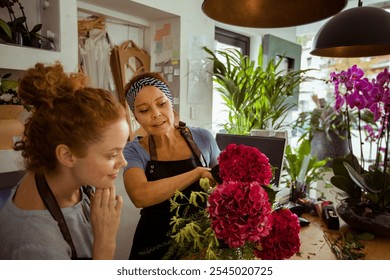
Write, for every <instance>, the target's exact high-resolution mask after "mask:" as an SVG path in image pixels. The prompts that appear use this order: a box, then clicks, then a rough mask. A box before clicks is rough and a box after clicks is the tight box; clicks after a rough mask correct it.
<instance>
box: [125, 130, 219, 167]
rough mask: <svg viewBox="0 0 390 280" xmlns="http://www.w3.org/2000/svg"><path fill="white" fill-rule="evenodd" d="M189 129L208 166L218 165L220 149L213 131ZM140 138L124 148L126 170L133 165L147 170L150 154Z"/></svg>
mask: <svg viewBox="0 0 390 280" xmlns="http://www.w3.org/2000/svg"><path fill="white" fill-rule="evenodd" d="M189 129H190V131H191V134H192V137H193V139H194V142H195V143H196V145H197V146H198V148H199V149H200V151H201V152H202V155H203V157H204V159H205V161H206V164H207V166H208V167H214V166H215V165H217V163H218V160H217V159H218V156H219V153H220V150H219V148H218V145H217V142H216V141H215V138H214V136H213V135H212V134H211V132H210V131H208V130H207V129H204V128H199V127H189ZM139 140H140V138H139V137H137V138H135V139H134V140H133V141H130V142H129V143H127V145H126V147H125V149H124V150H123V155H124V157H125V159H126V161H127V166H126V167H125V168H124V172H125V171H126V170H127V169H129V168H131V167H139V168H141V169H144V170H145V169H146V165H147V163H148V161H150V156H149V154H148V153H147V152H146V151H145V149H144V148H143V147H142V146H141V144H140V143H139Z"/></svg>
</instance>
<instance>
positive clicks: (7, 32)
mask: <svg viewBox="0 0 390 280" xmlns="http://www.w3.org/2000/svg"><path fill="white" fill-rule="evenodd" d="M16 5H17V6H18V8H19V13H20V16H19V15H17V13H16V12H15V9H14V6H16ZM0 8H6V9H7V11H8V15H9V18H10V20H9V21H6V20H5V19H1V18H0V39H1V40H2V41H4V42H5V43H10V44H18V45H23V46H29V47H35V48H40V47H41V44H42V39H45V40H48V41H50V42H51V44H53V40H51V39H49V38H47V37H45V36H43V35H42V34H40V33H39V32H40V30H41V29H42V24H40V23H38V24H36V25H34V26H33V28H32V29H29V27H28V24H27V17H26V14H25V12H24V7H23V6H22V4H21V3H20V2H19V0H0Z"/></svg>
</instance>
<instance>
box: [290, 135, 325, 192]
mask: <svg viewBox="0 0 390 280" xmlns="http://www.w3.org/2000/svg"><path fill="white" fill-rule="evenodd" d="M299 143H300V144H299V146H298V147H297V148H292V147H291V146H290V145H287V147H286V151H285V156H284V170H285V171H286V172H287V174H288V176H289V178H288V181H289V182H290V183H294V182H296V181H297V179H298V176H299V173H300V170H301V167H302V163H303V161H304V159H305V157H306V156H307V155H310V151H311V146H310V141H309V140H308V139H302V140H301V141H300V142H299ZM327 161H328V159H324V160H317V157H316V156H311V158H310V160H309V164H308V167H307V171H306V174H305V177H304V183H305V184H306V185H307V186H310V183H312V182H315V181H318V180H323V177H324V173H325V172H326V171H328V170H330V168H327V167H326V163H327Z"/></svg>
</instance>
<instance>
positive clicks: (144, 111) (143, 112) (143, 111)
mask: <svg viewBox="0 0 390 280" xmlns="http://www.w3.org/2000/svg"><path fill="white" fill-rule="evenodd" d="M147 111H148V110H147V109H145V110H139V112H140V113H141V114H145V113H146V112H147Z"/></svg>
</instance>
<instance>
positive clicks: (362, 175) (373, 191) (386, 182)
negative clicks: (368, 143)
mask: <svg viewBox="0 0 390 280" xmlns="http://www.w3.org/2000/svg"><path fill="white" fill-rule="evenodd" d="M332 168H333V173H334V176H333V177H332V178H331V183H332V184H333V185H334V186H335V187H336V188H338V189H340V190H341V191H343V192H344V193H345V194H346V195H347V196H348V197H349V199H350V200H351V201H352V202H354V203H358V202H359V201H361V199H362V198H363V199H365V200H367V201H369V204H370V205H371V206H372V207H373V208H376V209H378V210H386V209H390V175H389V174H388V173H386V175H385V173H384V172H383V171H381V170H379V169H369V170H368V171H367V170H363V169H362V167H361V166H360V164H359V162H358V160H357V159H356V157H355V156H353V155H352V154H348V155H347V156H346V157H344V158H336V159H335V160H334V161H333V166H332Z"/></svg>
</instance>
